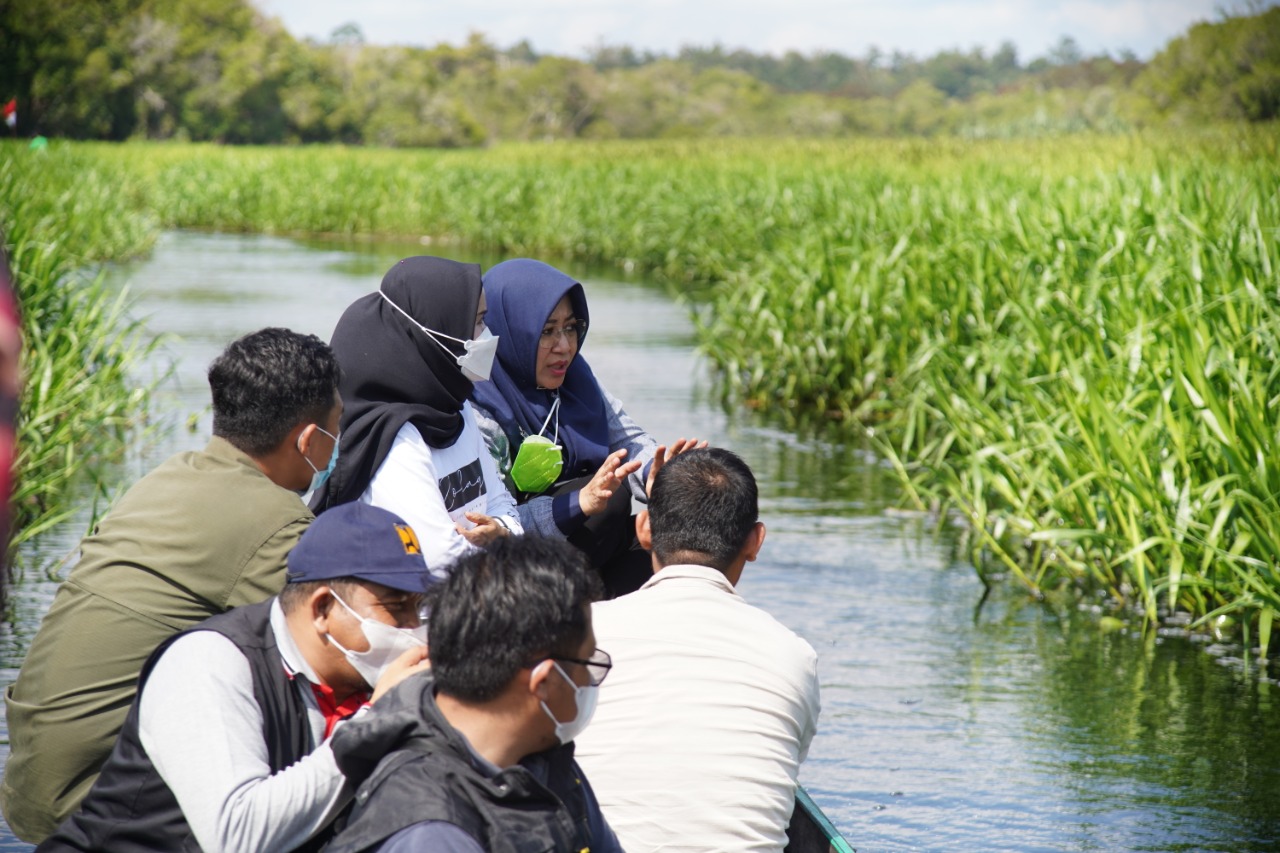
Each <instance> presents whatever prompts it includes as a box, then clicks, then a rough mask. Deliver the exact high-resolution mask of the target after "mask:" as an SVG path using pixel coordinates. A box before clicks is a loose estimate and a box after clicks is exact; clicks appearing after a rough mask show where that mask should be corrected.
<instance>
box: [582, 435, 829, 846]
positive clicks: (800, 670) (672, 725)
mask: <svg viewBox="0 0 1280 853" xmlns="http://www.w3.org/2000/svg"><path fill="white" fill-rule="evenodd" d="M636 528H637V534H638V537H639V540H640V543H641V544H642V545H643V546H645V547H646V548H648V549H649V550H650V551H651V552H652V555H653V566H654V572H655V574H654V576H653V577H652V578H651V579H650V580H649V581H648V582H647V583H646V584H645V585H644V586H643V587H641V588H640V589H639V590H638V591H636V592H634V593H631V594H630V595H626V596H623V597H622V598H618V599H614V600H613V601H604V602H598V603H596V604H595V605H594V606H593V612H592V616H593V621H594V623H595V630H596V637H597V638H598V641H599V643H600V645H601V646H602V647H604V648H607V649H609V651H610V654H612V656H613V662H614V668H613V670H612V677H611V678H610V679H609V681H608V682H607V683H606V684H605V685H603V686H602V687H601V689H600V703H599V708H598V709H597V711H596V714H595V717H594V719H593V722H592V725H591V727H590V728H589V729H587V731H585V732H583V734H582V735H580V736H579V738H578V740H577V743H578V750H577V757H578V760H579V761H580V763H581V764H582V767H583V769H584V770H586V771H587V773H588V775H589V776H590V777H591V781H592V785H593V786H594V788H595V791H596V794H597V796H598V797H599V800H600V805H601V808H602V809H603V811H604V814H605V817H606V818H607V819H608V821H609V824H610V826H612V827H613V829H614V831H615V832H616V833H617V835H618V840H619V842H621V844H622V846H623V848H624V849H626V850H628V851H630V853H644V851H650V850H663V851H679V850H688V851H695V850H696V851H702V853H706V851H712V850H726V851H744V850H758V851H781V850H782V849H783V848H784V847H785V846H786V843H787V837H786V830H787V824H788V822H789V820H790V817H791V812H792V809H793V807H794V803H795V790H796V785H797V778H798V775H799V769H800V763H801V762H802V761H803V760H804V757H805V755H806V754H807V752H808V749H809V742H810V741H811V740H812V738H813V734H814V730H815V727H816V724H817V719H818V710H819V697H818V673H817V655H816V654H815V653H814V651H813V648H812V647H811V646H810V645H809V644H808V643H807V642H805V641H804V640H803V639H801V638H800V637H798V636H796V635H795V634H794V633H792V632H791V631H790V630H788V629H787V628H786V627H785V626H783V625H782V624H781V623H779V622H778V621H777V620H776V619H774V618H773V617H772V616H770V615H769V614H768V613H766V612H765V611H763V610H761V609H759V608H757V607H753V606H751V605H750V604H747V602H746V601H745V600H744V599H743V598H742V596H741V595H739V594H738V592H737V590H736V589H735V588H734V587H735V585H736V584H737V582H738V579H739V578H740V577H741V576H742V570H743V568H744V566H745V565H746V564H747V563H748V562H751V561H753V560H755V558H756V555H757V554H758V553H759V552H760V547H761V545H763V544H764V537H765V529H764V524H763V523H762V522H760V521H759V520H758V498H757V489H756V483H755V478H754V477H753V475H752V473H751V469H750V468H748V467H747V465H746V463H745V462H743V461H742V460H741V459H740V458H738V457H737V456H736V455H734V454H733V453H730V452H729V451H727V450H723V449H720V448H707V449H700V450H690V451H687V452H685V453H682V454H680V455H679V456H677V457H675V458H674V459H671V460H670V461H668V462H667V463H666V464H665V465H663V467H662V468H661V469H660V470H659V471H658V473H657V476H656V477H655V479H654V483H653V488H652V493H651V494H650V497H649V508H648V510H647V511H645V512H642V513H641V514H640V516H639V517H638V519H637V523H636Z"/></svg>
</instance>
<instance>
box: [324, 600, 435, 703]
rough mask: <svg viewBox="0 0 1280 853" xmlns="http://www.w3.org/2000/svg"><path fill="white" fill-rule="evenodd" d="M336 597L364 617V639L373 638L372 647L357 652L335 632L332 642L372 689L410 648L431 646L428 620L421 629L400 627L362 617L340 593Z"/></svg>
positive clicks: (348, 609) (330, 638)
mask: <svg viewBox="0 0 1280 853" xmlns="http://www.w3.org/2000/svg"><path fill="white" fill-rule="evenodd" d="M333 598H334V600H335V601H337V602H338V603H339V604H341V605H342V606H343V607H345V608H346V610H347V612H348V613H350V614H351V615H352V616H354V617H356V618H357V619H359V620H360V630H361V631H363V632H364V638H365V639H366V640H368V641H369V650H368V651H366V652H356V651H352V650H351V649H346V648H343V646H342V644H341V643H339V642H338V641H337V640H335V639H334V638H333V635H332V634H329V635H328V637H329V642H331V643H333V644H334V645H335V646H337V648H338V651H340V652H342V654H343V655H345V656H346V658H347V660H348V661H349V662H350V663H351V665H352V666H353V667H355V669H356V672H358V673H360V677H361V678H363V679H364V681H365V683H366V684H368V685H369V689H371V690H372V689H373V688H374V687H376V686H377V684H378V679H379V678H381V677H382V673H383V672H385V671H386V669H387V667H388V666H390V665H391V663H392V662H393V661H394V660H395V659H396V658H398V657H400V655H402V654H404V653H405V652H407V651H409V649H412V648H416V647H418V646H423V647H425V646H426V645H427V626H426V624H425V623H423V624H422V625H419V626H418V627H417V628H397V627H395V626H394V625H388V624H387V623H385V622H379V621H378V620H377V619H370V618H369V617H367V616H361V615H360V614H359V613H356V612H355V611H354V610H352V609H351V605H349V604H347V603H346V602H345V601H343V600H342V599H341V598H340V597H339V596H338V594H337V593H336V592H335V593H333Z"/></svg>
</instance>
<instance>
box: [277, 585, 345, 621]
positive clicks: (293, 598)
mask: <svg viewBox="0 0 1280 853" xmlns="http://www.w3.org/2000/svg"><path fill="white" fill-rule="evenodd" d="M359 583H360V580H359V579H358V578H353V577H344V578H330V579H328V580H322V581H301V582H299V583H286V584H285V585H284V589H282V590H280V595H279V596H278V598H279V600H280V609H281V610H283V611H284V613H285V615H288V614H290V613H292V612H293V611H294V610H296V609H297V608H298V607H300V606H301V605H302V603H303V602H305V601H306V600H307V599H308V598H310V597H311V593H313V592H315V591H316V590H317V589H319V588H320V587H322V586H327V587H329V589H331V590H333V591H334V592H336V593H337V594H338V595H340V596H342V597H343V598H344V599H347V598H349V597H350V590H351V588H352V587H354V586H357V585H359Z"/></svg>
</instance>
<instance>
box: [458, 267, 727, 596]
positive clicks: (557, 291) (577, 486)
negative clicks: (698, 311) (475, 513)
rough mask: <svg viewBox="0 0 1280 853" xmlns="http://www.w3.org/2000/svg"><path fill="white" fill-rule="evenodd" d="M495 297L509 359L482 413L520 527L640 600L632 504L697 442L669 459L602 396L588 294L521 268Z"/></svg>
mask: <svg viewBox="0 0 1280 853" xmlns="http://www.w3.org/2000/svg"><path fill="white" fill-rule="evenodd" d="M484 290H485V297H486V299H487V302H488V309H489V310H488V314H487V316H486V317H485V323H486V324H487V325H488V327H489V328H490V329H491V330H492V331H493V333H494V334H495V335H497V336H498V354H497V359H496V361H495V362H494V364H493V369H492V372H491V374H490V377H489V379H490V381H488V382H482V383H479V384H477V385H476V386H475V390H474V392H473V394H472V401H473V402H474V403H475V413H476V422H477V424H478V426H479V427H480V430H481V432H482V433H484V436H485V440H486V442H487V443H488V445H489V449H490V451H491V452H492V453H493V456H494V459H495V461H496V462H497V463H498V469H499V470H500V471H501V472H502V475H503V476H504V477H505V478H506V481H507V486H508V488H509V489H510V490H511V493H512V494H513V495H515V496H516V500H517V502H518V503H519V506H518V507H517V509H518V512H519V514H520V522H521V524H522V525H523V527H524V529H525V530H527V531H537V532H539V533H541V534H543V535H554V536H560V537H562V538H567V539H568V540H569V541H570V542H572V543H573V544H575V545H577V546H578V547H579V548H581V549H582V550H583V551H585V552H586V553H587V555H588V557H589V558H590V559H591V563H592V565H593V566H595V567H596V569H597V570H598V571H600V573H601V576H602V577H603V579H604V582H605V587H606V589H607V591H608V593H609V595H610V596H611V597H612V596H616V595H621V594H623V593H625V592H630V591H631V590H634V589H636V588H638V587H639V586H640V584H642V583H644V581H645V580H647V579H648V578H649V577H650V576H652V574H653V567H652V564H651V562H650V559H649V555H648V553H647V552H645V551H643V550H640V549H639V546H638V545H636V543H635V525H634V523H633V521H632V518H631V498H632V496H633V495H634V496H635V497H637V498H638V499H639V500H641V501H646V500H647V492H648V484H649V483H650V482H651V481H652V480H651V478H652V476H653V474H654V473H656V469H657V468H658V467H661V465H662V461H663V460H664V459H666V458H669V457H670V456H671V455H674V454H676V453H679V452H681V451H683V450H685V449H688V448H691V447H693V446H695V445H696V444H697V442H696V441H685V440H684V439H681V440H679V441H677V442H676V443H674V444H673V445H672V446H671V448H670V450H668V449H667V448H665V447H660V446H659V445H658V444H657V442H655V441H654V440H653V439H652V438H650V437H649V435H648V434H647V433H645V432H644V430H642V429H640V427H639V426H637V425H636V424H635V422H634V421H632V420H631V418H629V417H628V416H627V413H626V412H625V411H623V409H622V405H621V404H620V403H619V402H618V401H617V400H615V399H614V398H613V397H612V396H610V395H609V393H608V392H607V391H605V390H604V389H603V388H601V387H600V383H599V382H597V381H596V377H595V374H594V373H592V372H591V366H590V365H588V364H587V362H586V361H585V360H584V359H583V358H582V357H581V355H580V354H579V353H580V350H581V349H582V346H583V344H584V343H585V342H586V338H587V329H588V326H589V321H590V314H589V312H588V311H587V298H586V295H585V294H584V293H583V290H582V285H581V284H579V283H578V282H576V281H574V280H573V279H572V278H570V277H569V276H567V275H565V274H564V273H562V272H560V271H559V270H557V269H556V268H554V267H552V266H549V265H547V264H544V263H542V262H541V261H535V260H530V259H528V258H518V259H515V260H510V261H504V262H503V263H500V264H498V265H497V266H495V267H493V268H492V269H490V270H489V272H488V273H486V274H485V276H484ZM535 436H540V437H541V438H533V440H532V441H530V438H531V437H535ZM702 444H703V445H704V446H705V442H703V443H702ZM556 448H558V451H557V450H556Z"/></svg>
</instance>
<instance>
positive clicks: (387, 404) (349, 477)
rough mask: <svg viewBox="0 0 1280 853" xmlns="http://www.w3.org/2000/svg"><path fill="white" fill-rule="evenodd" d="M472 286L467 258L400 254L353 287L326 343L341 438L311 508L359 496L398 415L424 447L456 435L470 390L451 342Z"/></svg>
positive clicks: (461, 335) (474, 303)
mask: <svg viewBox="0 0 1280 853" xmlns="http://www.w3.org/2000/svg"><path fill="white" fill-rule="evenodd" d="M480 292H481V282H480V267H479V266H477V265H475V264H462V263H458V262H457V261H448V260H445V259H444V258H430V257H416V258H405V259H404V260H402V261H400V262H399V263H397V264H396V265H395V266H394V267H392V268H391V269H390V270H389V271H388V272H387V274H386V275H385V276H383V279H382V288H381V293H370V294H369V295H367V296H362V297H360V298H359V299H357V300H356V301H355V302H353V303H351V305H350V306H349V307H348V308H347V310H346V311H344V312H343V314H342V319H340V320H338V325H337V327H336V328H335V329H334V330H333V340H332V342H331V346H332V347H333V352H334V355H336V356H337V358H338V364H340V365H341V366H342V381H341V382H340V383H339V386H338V391H339V393H341V395H342V405H343V411H342V421H341V428H342V440H341V442H340V446H339V453H338V464H337V466H336V467H335V468H334V471H333V474H332V476H330V478H329V481H328V482H327V483H325V485H324V487H323V488H321V489H320V490H319V491H318V492H317V493H316V495H315V496H314V497H313V498H312V499H311V507H312V509H314V510H315V511H317V512H320V511H322V510H324V509H327V508H329V507H332V506H337V505H338V504H342V503H347V502H349V501H353V500H356V499H358V498H359V497H360V495H362V494H363V493H364V490H365V489H366V488H368V486H369V482H370V481H371V480H372V479H373V475H374V473H375V472H377V470H378V466H380V465H381V464H382V460H384V459H386V457H387V452H388V451H389V450H390V449H391V443H392V442H393V441H394V440H395V437H396V433H397V432H399V431H400V428H401V427H402V426H404V424H405V423H411V424H413V425H414V427H416V428H417V430H418V432H419V433H420V434H421V435H422V440H423V441H425V442H426V443H427V445H428V446H430V447H448V446H450V445H451V444H453V442H454V440H455V439H457V437H458V433H460V432H462V426H463V424H462V404H463V402H464V401H465V400H466V399H467V397H468V395H470V394H471V380H470V379H467V378H466V377H465V376H463V375H462V369H461V368H460V367H459V366H458V362H457V357H458V356H459V355H461V354H462V353H463V347H462V344H461V343H460V342H459V341H465V340H469V339H471V338H472V337H474V333H475V319H476V310H477V309H478V308H479V307H480ZM383 294H385V296H386V297H387V298H386V299H384V298H383ZM387 299H390V300H391V301H392V302H394V303H395V305H396V306H399V308H400V309H402V310H403V311H404V312H405V313H407V314H408V315H409V316H410V317H412V318H413V319H414V320H416V321H418V322H419V323H421V324H422V325H423V326H426V327H427V328H428V329H432V330H433V331H436V332H439V333H441V334H443V335H449V336H451V337H453V338H458V339H459V341H452V340H448V339H447V338H443V339H442V338H435V337H433V336H431V335H428V334H427V333H426V332H424V331H422V329H420V328H418V327H417V326H415V325H414V324H413V323H412V322H410V320H409V317H406V316H404V314H401V313H400V311H397V310H396V308H395V307H393V306H392V305H390V304H388V302H387ZM441 344H443V345H444V346H441ZM445 347H447V348H448V350H449V351H448V352H446V351H445Z"/></svg>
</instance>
